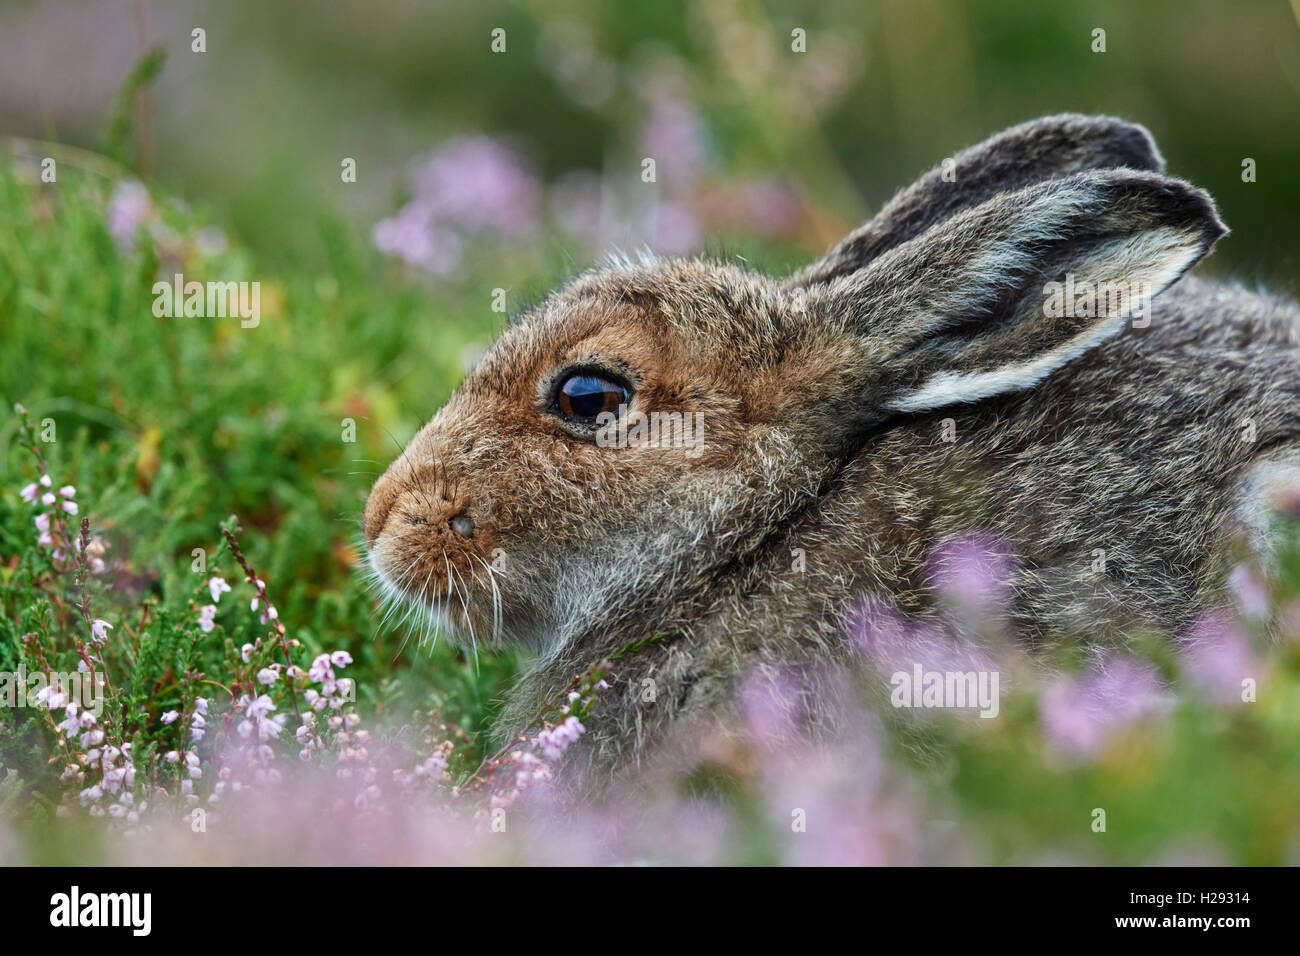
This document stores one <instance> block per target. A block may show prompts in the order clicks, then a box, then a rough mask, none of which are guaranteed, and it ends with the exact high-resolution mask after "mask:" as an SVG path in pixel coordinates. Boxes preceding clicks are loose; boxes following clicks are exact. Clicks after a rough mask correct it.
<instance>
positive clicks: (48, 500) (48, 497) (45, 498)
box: [41, 491, 54, 507]
mask: <svg viewBox="0 0 1300 956" xmlns="http://www.w3.org/2000/svg"><path fill="white" fill-rule="evenodd" d="M41 504H43V505H45V506H46V507H49V506H50V505H52V504H54V492H52V491H47V492H45V494H43V495H41Z"/></svg>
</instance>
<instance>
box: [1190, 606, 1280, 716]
mask: <svg viewBox="0 0 1300 956" xmlns="http://www.w3.org/2000/svg"><path fill="white" fill-rule="evenodd" d="M1183 666H1184V668H1185V671H1186V673H1187V676H1188V677H1190V678H1191V680H1192V681H1193V683H1195V684H1197V685H1198V686H1199V687H1200V688H1201V689H1202V690H1203V691H1204V692H1205V693H1206V694H1207V695H1208V696H1209V698H1210V699H1211V700H1212V701H1214V702H1216V703H1219V704H1239V703H1241V702H1242V693H1243V691H1244V690H1245V688H1244V686H1243V684H1244V682H1245V681H1246V680H1248V679H1256V680H1258V679H1259V678H1260V677H1262V675H1261V674H1260V670H1261V665H1260V662H1259V661H1258V660H1257V659H1256V658H1255V654H1254V652H1253V651H1252V650H1251V647H1250V642H1249V641H1248V640H1247V639H1246V635H1245V634H1243V633H1242V632H1241V631H1240V630H1238V629H1237V628H1236V627H1235V626H1233V624H1232V622H1231V621H1230V620H1228V618H1227V616H1226V615H1224V614H1221V613H1217V614H1216V613H1212V614H1207V615H1206V616H1205V617H1203V618H1202V619H1200V620H1199V621H1197V622H1196V624H1194V625H1193V626H1192V628H1191V629H1190V630H1189V632H1188V635H1187V639H1186V644H1185V647H1184V650H1183Z"/></svg>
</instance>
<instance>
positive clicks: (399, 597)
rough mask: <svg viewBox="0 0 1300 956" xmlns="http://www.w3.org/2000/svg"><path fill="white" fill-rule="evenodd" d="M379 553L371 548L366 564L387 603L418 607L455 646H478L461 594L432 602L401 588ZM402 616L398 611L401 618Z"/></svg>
mask: <svg viewBox="0 0 1300 956" xmlns="http://www.w3.org/2000/svg"><path fill="white" fill-rule="evenodd" d="M377 550H378V549H375V548H371V549H369V550H368V551H367V552H366V564H367V565H368V566H369V570H370V579H371V581H372V582H373V583H374V584H375V586H377V587H378V589H379V592H380V594H382V595H383V598H384V602H385V603H386V604H391V605H394V606H396V607H401V608H414V609H415V611H416V613H417V614H421V615H423V616H424V617H425V618H426V619H427V620H428V622H429V623H430V624H432V625H433V626H434V627H436V628H437V629H438V631H439V633H441V634H442V635H443V636H444V637H446V638H447V639H448V640H449V641H451V642H453V643H455V644H464V645H465V646H466V647H468V646H470V645H471V644H472V643H474V641H475V638H476V637H477V635H476V634H475V633H474V631H473V628H472V626H470V625H468V623H467V621H466V615H467V611H466V608H465V606H464V605H463V604H462V603H461V602H460V600H459V596H458V595H457V594H455V593H453V594H452V596H451V598H450V599H449V600H444V601H441V602H432V601H430V600H429V599H428V598H427V597H426V596H424V595H420V594H412V593H411V592H410V591H407V590H405V589H404V588H401V587H398V586H397V585H396V584H394V583H393V581H392V579H391V578H390V577H389V575H388V573H387V572H386V571H385V570H384V568H383V564H382V560H381V559H380V558H377V557H376V551H377ZM401 613H402V612H400V611H399V612H398V615H397V616H398V617H399V618H400V616H401ZM417 621H418V618H417Z"/></svg>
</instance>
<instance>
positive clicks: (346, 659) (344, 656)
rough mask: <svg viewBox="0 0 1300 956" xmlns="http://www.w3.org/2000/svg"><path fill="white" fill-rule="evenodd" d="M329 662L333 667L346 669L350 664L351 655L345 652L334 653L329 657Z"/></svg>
mask: <svg viewBox="0 0 1300 956" xmlns="http://www.w3.org/2000/svg"><path fill="white" fill-rule="evenodd" d="M330 661H331V663H333V665H334V666H335V667H347V666H348V665H349V664H351V663H352V655H351V654H349V653H348V652H347V651H335V652H334V653H333V654H331V655H330Z"/></svg>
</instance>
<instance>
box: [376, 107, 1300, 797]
mask: <svg viewBox="0 0 1300 956" xmlns="http://www.w3.org/2000/svg"><path fill="white" fill-rule="evenodd" d="M1163 166H1164V163H1163V160H1162V159H1161V157H1160V155H1159V153H1158V152H1157V150H1156V147H1155V144H1154V143H1153V142H1152V140H1151V137H1150V136H1149V134H1148V133H1147V132H1146V130H1145V129H1143V128H1142V127H1140V126H1135V125H1132V124H1128V123H1124V122H1121V121H1119V120H1115V119H1111V118H1106V117H1084V116H1077V115H1064V116H1056V117H1049V118H1045V119H1041V120H1037V121H1034V122H1030V123H1026V124H1024V125H1021V126H1017V127H1014V128H1012V129H1010V130H1007V131H1006V132H1004V133H1002V134H1000V135H998V136H995V137H994V138H992V139H990V140H988V141H987V142H985V143H983V144H981V145H979V146H976V147H973V148H971V149H969V150H967V151H965V152H963V153H960V154H959V155H957V156H956V157H955V158H954V159H953V160H950V161H948V162H947V163H945V164H944V165H943V166H941V167H939V168H938V169H936V170H934V171H932V172H930V173H929V174H927V175H926V176H924V177H922V178H921V179H920V180H919V181H918V182H917V183H915V184H914V185H912V186H911V187H909V188H907V189H905V190H903V191H902V192H901V193H899V194H898V195H897V196H896V197H895V198H894V199H893V200H892V201H891V202H890V203H889V204H887V205H886V206H885V207H884V208H883V209H882V210H881V212H880V213H879V215H877V216H876V217H875V218H874V219H872V220H871V221H870V222H868V223H866V225H864V226H862V227H861V228H860V229H858V230H857V231H856V232H854V233H852V234H851V235H849V236H848V237H847V238H846V239H844V240H843V241H842V242H841V243H840V244H839V245H838V246H836V247H835V248H834V249H832V250H831V251H830V253H829V254H827V255H826V256H825V257H824V258H823V259H821V260H820V261H818V262H816V263H814V264H812V265H810V266H808V267H807V268H805V269H803V270H802V271H800V272H798V273H796V274H795V275H793V276H791V277H789V278H787V279H784V280H782V279H775V278H772V277H770V276H767V275H763V274H761V273H757V272H754V271H751V270H749V269H747V268H742V267H741V266H738V265H734V264H731V263H726V262H709V261H703V260H679V259H651V258H647V259H644V260H642V261H639V262H622V263H618V264H614V265H612V266H610V267H607V268H602V269H597V270H595V271H592V272H588V273H586V274H584V275H581V276H579V277H577V278H576V279H574V280H572V281H571V282H569V283H568V284H567V285H566V286H564V287H563V288H562V289H560V290H559V291H557V292H555V293H554V294H552V295H551V296H550V297H549V298H548V299H546V300H545V301H544V302H543V303H542V304H541V305H539V306H538V307H537V308H535V309H532V310H530V311H529V312H527V313H526V314H524V315H522V316H520V317H519V318H518V319H516V320H515V321H514V322H513V323H512V324H511V325H510V327H509V328H507V329H506V330H505V332H504V333H503V334H502V335H501V337H500V339H499V340H498V341H497V342H496V344H495V345H494V346H493V347H492V348H491V350H490V351H489V352H488V353H487V355H486V357H485V358H484V359H483V360H482V362H481V364H480V365H479V366H478V367H477V368H476V369H475V370H474V371H473V372H472V373H471V374H470V375H469V376H468V378H467V379H466V380H465V382H464V384H463V385H462V386H461V388H460V390H459V391H458V392H457V393H456V394H455V395H454V396H453V397H452V398H451V400H450V401H449V402H448V403H447V405H446V406H445V407H444V408H443V409H442V410H441V411H439V412H438V414H437V415H436V416H435V417H434V418H433V420H432V421H431V422H430V423H429V424H428V425H427V426H425V427H424V428H423V429H422V430H421V431H420V432H419V434H417V435H416V436H415V438H414V439H413V440H412V441H411V443H410V446H409V447H408V448H407V449H406V451H405V453H404V454H403V455H402V456H401V458H399V459H398V460H397V461H396V462H395V463H394V464H393V465H392V466H391V467H390V468H389V469H388V471H387V472H386V473H385V474H384V475H383V477H381V478H380V479H379V481H378V482H377V483H376V484H375V487H374V489H373V491H372V492H371V494H370V499H369V502H368V503H367V506H366V511H365V518H364V533H365V539H366V542H367V545H368V549H369V561H370V565H371V568H372V570H373V572H374V575H375V576H376V578H377V580H378V583H379V585H380V587H381V588H382V590H383V591H384V592H385V594H386V595H387V596H388V597H390V598H396V599H400V600H403V601H406V602H414V603H415V604H417V605H418V606H419V607H420V608H421V610H423V611H424V612H426V613H427V614H428V615H429V616H430V617H431V618H432V619H433V620H436V621H437V623H438V624H439V626H440V628H441V630H442V632H443V633H444V634H446V635H448V636H449V637H450V638H451V639H453V640H461V641H465V642H466V643H469V642H470V641H471V640H472V641H475V642H477V643H481V644H483V645H485V646H488V647H496V646H500V645H504V644H511V645H517V646H521V647H523V648H525V649H527V650H528V651H530V652H531V654H532V655H533V656H532V659H531V660H532V663H531V664H530V665H529V667H528V668H527V670H526V672H525V674H524V675H523V677H522V678H521V680H520V683H519V685H518V686H517V687H516V689H515V690H514V691H513V693H512V695H511V697H510V699H509V700H508V701H507V703H506V707H505V710H504V712H503V715H502V718H501V725H502V727H503V734H506V735H508V734H510V733H513V732H514V731H516V730H518V729H519V728H521V727H523V726H524V725H526V724H527V723H528V721H529V719H530V718H531V717H532V716H533V714H534V713H536V711H537V710H538V709H539V707H540V706H541V704H542V703H543V702H545V701H546V700H547V699H548V698H550V697H551V696H552V695H554V694H556V693H557V692H558V691H560V690H562V689H563V688H564V687H565V685H566V684H567V683H568V682H569V681H570V679H571V678H572V677H573V675H574V674H575V673H577V672H579V671H581V670H583V669H584V668H585V667H587V666H588V665H590V664H591V663H592V662H593V661H595V660H598V659H599V658H600V657H601V656H602V655H606V654H608V653H610V652H611V651H613V650H614V649H616V648H619V647H622V646H624V645H626V644H628V643H630V642H632V641H634V640H636V639H638V638H642V637H645V636H646V635H649V634H652V633H659V632H664V633H667V634H668V635H670V636H669V637H668V638H667V639H665V640H663V641H661V642H660V643H657V644H654V645H652V646H650V647H648V648H646V649H645V650H643V651H641V652H640V653H638V654H635V655H630V656H628V657H626V658H624V659H623V660H622V661H620V665H619V666H620V670H619V671H618V678H619V680H617V681H616V683H615V685H614V687H613V688H612V689H610V690H608V691H606V692H605V693H604V694H603V695H602V697H601V701H600V703H599V705H598V709H597V711H596V715H597V718H598V719H596V720H593V721H592V727H591V728H589V732H588V733H587V734H586V736H585V737H584V738H582V740H581V741H580V743H578V744H576V745H575V746H574V747H573V748H572V751H571V753H570V759H571V761H572V764H573V765H574V766H576V767H580V768H585V770H586V771H587V773H584V774H580V776H583V777H584V778H585V779H588V780H593V781H596V783H597V785H599V784H600V782H602V781H604V782H606V783H608V782H609V781H612V780H614V779H616V778H618V777H620V776H621V775H622V774H623V773H624V772H625V771H627V770H629V769H630V768H632V767H634V766H636V765H637V764H639V763H640V762H641V760H642V757H643V755H645V754H646V753H647V751H648V750H649V749H650V748H653V747H654V746H655V745H656V744H659V743H662V742H664V741H666V740H667V739H669V737H670V736H672V735H673V734H674V732H676V731H678V730H680V729H681V728H683V727H685V726H693V725H694V722H696V721H704V722H710V721H725V720H726V719H727V718H728V715H729V714H731V713H733V712H734V709H735V707H736V692H737V688H738V686H739V685H740V683H741V682H742V681H744V680H745V679H747V678H748V677H749V675H752V674H755V673H757V674H760V675H761V674H776V673H778V672H781V673H789V672H791V671H793V672H795V673H798V672H799V670H800V668H801V667H806V668H808V669H809V670H812V669H813V668H814V667H815V666H816V665H817V664H820V663H824V662H835V661H842V660H846V659H848V658H850V656H851V655H850V654H849V651H848V649H847V647H846V644H847V643H848V642H847V641H846V639H845V636H844V633H845V626H846V622H848V621H850V620H851V619H852V617H853V615H854V612H855V609H856V608H857V607H859V606H860V604H861V602H862V601H863V600H864V599H865V598H868V597H870V598H874V599H877V600H881V599H883V600H886V601H888V602H889V603H890V604H891V605H892V606H894V607H896V608H898V609H899V610H900V611H902V612H904V613H907V614H909V615H918V616H921V617H924V616H925V615H926V614H927V613H932V612H933V608H934V607H935V604H936V602H935V600H934V588H933V582H932V581H931V579H930V574H929V571H930V569H931V562H930V557H931V555H932V553H933V552H934V549H935V548H936V547H937V546H939V545H941V544H942V543H944V542H945V541H951V540H953V539H954V538H956V537H958V536H962V535H965V534H969V533H972V532H978V533H980V534H987V535H989V536H991V537H992V538H994V539H996V540H999V541H1001V542H1003V544H1004V546H1005V548H1006V549H1007V552H1008V554H1009V556H1010V570H1009V572H1008V573H1009V576H1010V578H1009V581H1008V582H1007V584H1008V591H1007V593H1008V595H1009V597H1008V599H1007V600H1008V606H1007V608H1006V613H1007V614H1008V616H1009V618H1010V620H1011V621H1012V622H1013V623H1014V625H1015V630H1016V633H1017V634H1018V635H1019V636H1020V637H1021V638H1022V639H1023V640H1024V641H1025V642H1027V643H1028V644H1029V645H1031V646H1034V645H1039V644H1043V643H1047V642H1051V641H1056V640H1064V639H1070V638H1079V637H1082V638H1084V639H1086V640H1088V641H1090V642H1094V643H1105V642H1107V641H1112V642H1113V641H1119V640H1121V639H1122V636H1123V635H1124V634H1125V633H1127V632H1130V631H1131V629H1133V628H1138V627H1154V628H1159V629H1161V630H1162V631H1164V632H1166V633H1170V634H1172V635H1175V636H1177V635H1179V634H1180V633H1182V632H1184V631H1185V629H1186V628H1187V626H1188V625H1189V623H1190V622H1191V621H1192V619H1193V618H1194V617H1195V616H1196V615H1197V614H1198V613H1200V612H1202V611H1204V610H1205V609H1206V607H1207V606H1208V605H1209V604H1210V603H1211V602H1213V601H1215V600H1216V599H1217V598H1219V597H1221V595H1222V588H1223V582H1224V579H1225V577H1226V574H1227V571H1228V569H1229V567H1230V564H1231V559H1230V551H1229V547H1228V545H1229V542H1230V540H1231V539H1233V538H1234V537H1235V536H1237V535H1245V536H1247V537H1249V538H1251V539H1253V540H1254V541H1255V542H1256V543H1257V544H1258V545H1259V546H1260V547H1261V548H1264V549H1265V550H1266V549H1267V542H1268V526H1269V515H1270V507H1271V504H1272V502H1273V500H1274V498H1275V497H1276V495H1277V494H1278V492H1279V489H1282V488H1284V487H1286V486H1287V485H1288V483H1297V482H1300V312H1298V311H1297V310H1296V309H1295V307H1294V306H1292V305H1290V304H1288V303H1284V302H1278V301H1272V300H1269V299H1266V298H1262V297H1260V296H1258V295H1254V294H1251V293H1248V292H1245V291H1242V290H1240V289H1236V288H1232V287H1225V286H1220V285H1214V284H1209V283H1206V282H1204V281H1199V280H1195V279H1191V278H1182V279H1180V277H1181V276H1182V275H1183V273H1184V272H1186V271H1187V270H1188V269H1189V268H1190V267H1191V266H1192V265H1193V264H1194V263H1196V261H1197V260H1199V259H1200V258H1201V257H1202V256H1204V255H1205V254H1206V253H1207V252H1209V250H1210V248H1211V247H1212V246H1213V245H1214V243H1215V241H1216V240H1217V239H1218V238H1219V237H1220V236H1222V235H1223V234H1224V233H1225V229H1224V227H1223V225H1222V224H1221V223H1220V222H1219V219H1218V216H1217V215H1216V212H1215V207H1214V204H1213V203H1212V201H1211V200H1210V198H1209V196H1207V195H1206V194H1205V193H1204V192H1202V191H1200V190H1198V189H1196V188H1194V187H1192V186H1190V185H1188V184H1187V183H1185V182H1182V181H1180V180H1177V179H1172V178H1170V177H1168V176H1165V175H1163V174H1162V170H1163ZM1156 294H1159V298H1158V299H1156V300H1155V302H1154V303H1152V301H1151V297H1152V296H1155V295H1156ZM665 436H667V438H665ZM1099 555H1102V556H1104V560H1103V561H1101V562H1099V561H1098V556H1099ZM647 681H651V682H653V687H654V688H655V693H654V694H653V695H647V694H646V693H645V692H644V689H645V688H646V687H647V686H651V685H650V684H648V683H647ZM650 696H653V700H652V701H651V700H648V699H647V698H648V697H650ZM688 721H689V722H692V723H691V724H689V725H688V723H687V722H688Z"/></svg>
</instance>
